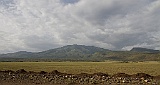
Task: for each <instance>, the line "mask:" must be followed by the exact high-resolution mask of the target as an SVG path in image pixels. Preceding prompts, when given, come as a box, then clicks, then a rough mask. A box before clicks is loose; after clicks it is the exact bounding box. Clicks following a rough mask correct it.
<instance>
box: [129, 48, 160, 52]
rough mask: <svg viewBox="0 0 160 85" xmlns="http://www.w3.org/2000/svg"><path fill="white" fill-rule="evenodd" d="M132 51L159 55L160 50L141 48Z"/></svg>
mask: <svg viewBox="0 0 160 85" xmlns="http://www.w3.org/2000/svg"><path fill="white" fill-rule="evenodd" d="M130 51H132V52H146V53H158V52H160V51H159V50H153V49H147V48H141V47H134V48H132V49H131V50H130Z"/></svg>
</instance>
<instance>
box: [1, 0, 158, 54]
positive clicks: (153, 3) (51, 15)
mask: <svg viewBox="0 0 160 85" xmlns="http://www.w3.org/2000/svg"><path fill="white" fill-rule="evenodd" d="M72 44H78V45H87V46H96V47H102V48H106V49H110V50H130V49H131V48H133V47H145V48H150V49H156V50H160V0H100V1H99V0H0V53H9V52H17V51H30V52H39V51H44V50H48V49H54V48H57V47H61V46H65V45H72Z"/></svg>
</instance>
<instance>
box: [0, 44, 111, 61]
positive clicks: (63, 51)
mask: <svg viewBox="0 0 160 85" xmlns="http://www.w3.org/2000/svg"><path fill="white" fill-rule="evenodd" d="M107 51H109V50H107V49H103V48H99V47H94V46H85V45H76V44H74V45H67V46H63V47H60V48H56V49H51V50H47V51H42V52H37V53H31V52H25V51H20V52H16V53H8V54H2V55H0V57H5V58H6V57H10V58H43V59H66V60H67V59H70V60H90V59H91V60H92V58H91V56H92V55H93V54H94V53H96V52H107Z"/></svg>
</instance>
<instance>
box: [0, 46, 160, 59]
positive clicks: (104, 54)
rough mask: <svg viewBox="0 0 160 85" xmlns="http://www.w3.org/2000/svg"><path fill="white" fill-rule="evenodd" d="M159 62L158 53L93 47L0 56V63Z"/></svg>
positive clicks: (159, 56) (159, 52) (147, 50)
mask: <svg viewBox="0 0 160 85" xmlns="http://www.w3.org/2000/svg"><path fill="white" fill-rule="evenodd" d="M6 60H7V61H34V60H35V61H48V60H49V61H57V60H58V61H59V60H61V61H63V60H70V61H105V60H114V61H115V60H116V61H160V51H158V50H152V49H147V48H137V47H135V48H133V49H131V50H130V51H111V50H108V49H103V48H99V47H94V46H85V45H76V44H74V45H67V46H63V47H60V48H55V49H50V50H46V51H42V52H35V53H34V52H26V51H19V52H15V53H8V54H1V55H0V61H6Z"/></svg>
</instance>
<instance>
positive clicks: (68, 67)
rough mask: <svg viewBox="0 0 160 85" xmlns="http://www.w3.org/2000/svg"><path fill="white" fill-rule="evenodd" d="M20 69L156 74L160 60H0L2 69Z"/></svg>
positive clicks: (159, 66) (158, 73)
mask: <svg viewBox="0 0 160 85" xmlns="http://www.w3.org/2000/svg"><path fill="white" fill-rule="evenodd" d="M19 69H25V70H27V71H36V72H39V71H46V72H51V71H52V70H58V71H60V72H65V73H71V74H79V73H96V72H103V73H108V74H115V73H119V72H123V73H127V74H135V73H140V72H143V73H147V74H150V75H153V76H155V75H160V62H138V63H135V62H129V63H121V62H111V61H109V62H0V70H2V71H4V70H14V71H16V70H19Z"/></svg>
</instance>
